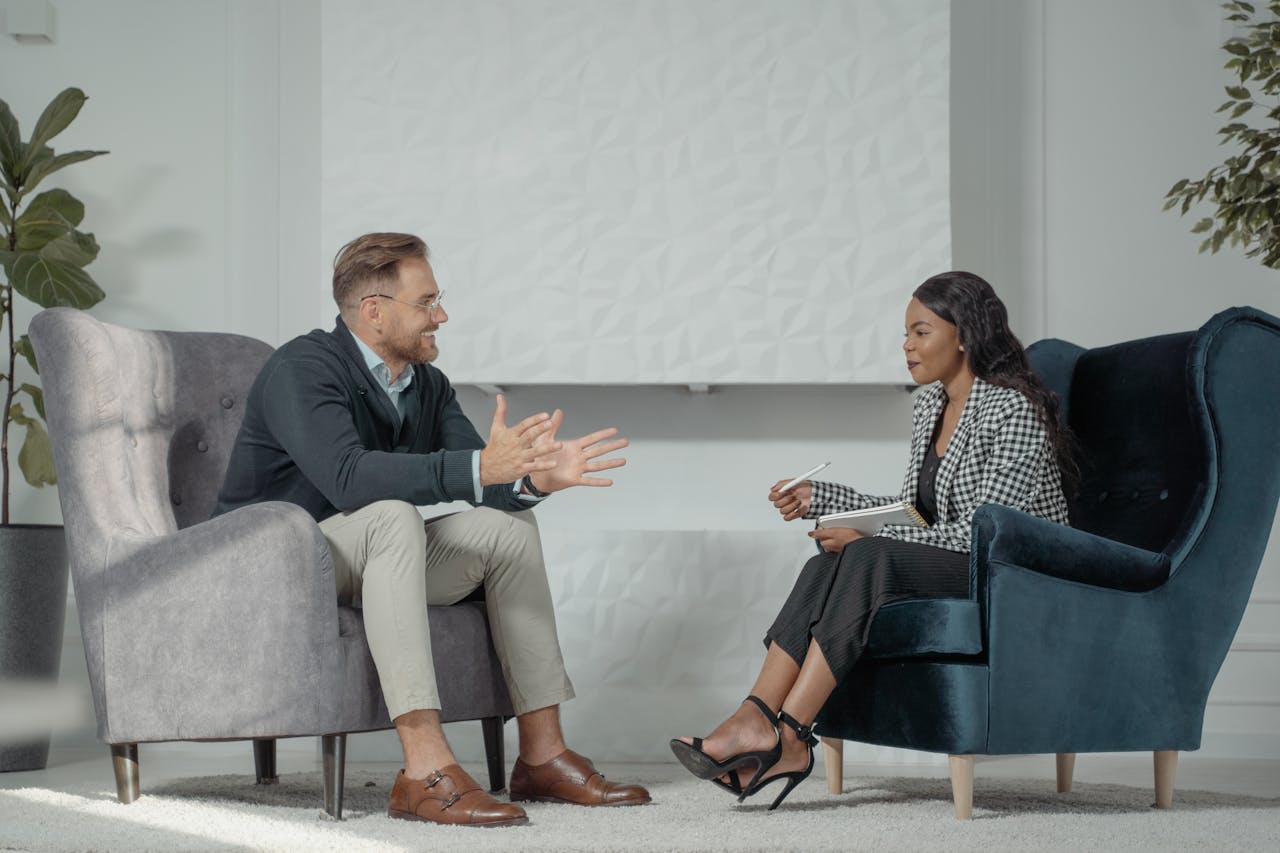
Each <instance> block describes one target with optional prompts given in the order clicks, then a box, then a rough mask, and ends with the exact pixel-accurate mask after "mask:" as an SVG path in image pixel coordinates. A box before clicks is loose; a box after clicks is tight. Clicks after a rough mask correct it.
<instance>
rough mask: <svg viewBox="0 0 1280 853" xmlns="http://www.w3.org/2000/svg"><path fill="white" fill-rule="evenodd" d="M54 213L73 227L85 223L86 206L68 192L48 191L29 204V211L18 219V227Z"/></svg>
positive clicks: (25, 211) (24, 212)
mask: <svg viewBox="0 0 1280 853" xmlns="http://www.w3.org/2000/svg"><path fill="white" fill-rule="evenodd" d="M49 211H54V212H55V213H58V214H59V215H61V216H62V218H63V219H65V220H66V221H67V222H69V223H71V225H72V226H76V225H79V224H80V223H81V222H83V221H84V204H83V203H82V202H81V201H80V199H78V198H76V197H75V196H73V195H72V194H71V193H69V192H67V191H66V190H47V191H45V192H42V193H40V195H38V196H36V197H35V198H33V199H31V201H29V202H27V209H26V210H24V211H23V212H22V215H21V216H19V217H18V227H22V224H23V223H24V222H28V221H34V220H37V219H40V218H41V217H42V216H45V215H47V214H48V213H49Z"/></svg>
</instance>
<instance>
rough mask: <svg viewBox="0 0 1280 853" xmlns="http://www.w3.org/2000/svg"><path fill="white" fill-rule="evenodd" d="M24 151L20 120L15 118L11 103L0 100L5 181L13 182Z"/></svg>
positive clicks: (1, 164)
mask: <svg viewBox="0 0 1280 853" xmlns="http://www.w3.org/2000/svg"><path fill="white" fill-rule="evenodd" d="M21 151H22V132H21V131H20V130H19V129H18V120H17V119H16V118H14V115H13V112H12V111H11V110H10V109H9V105H8V104H6V103H5V102H4V101H2V100H0V171H2V172H4V180H5V183H6V184H8V183H12V181H13V174H14V172H15V171H16V170H15V169H14V168H13V167H14V166H15V165H17V163H18V156H19V155H20V154H21Z"/></svg>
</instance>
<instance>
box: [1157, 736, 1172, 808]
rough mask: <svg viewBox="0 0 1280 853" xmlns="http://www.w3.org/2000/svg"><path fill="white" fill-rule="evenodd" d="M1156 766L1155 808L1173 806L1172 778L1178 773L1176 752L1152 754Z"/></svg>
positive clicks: (1161, 751)
mask: <svg viewBox="0 0 1280 853" xmlns="http://www.w3.org/2000/svg"><path fill="white" fill-rule="evenodd" d="M1152 755H1153V757H1154V758H1155V765H1156V808H1158V809H1167V808H1169V806H1171V805H1173V777H1174V775H1175V774H1176V773H1177V772H1178V752H1177V750H1173V749H1166V750H1159V751H1157V752H1154V753H1152Z"/></svg>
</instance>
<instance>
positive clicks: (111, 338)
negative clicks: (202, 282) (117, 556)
mask: <svg viewBox="0 0 1280 853" xmlns="http://www.w3.org/2000/svg"><path fill="white" fill-rule="evenodd" d="M30 334H31V341H32V343H33V345H34V347H35V350H36V355H37V358H38V361H39V364H40V373H41V377H42V379H43V380H44V382H43V384H44V392H45V408H46V412H47V414H48V420H49V433H50V439H51V441H52V443H53V454H54V463H55V467H56V469H57V472H58V483H59V485H58V491H59V498H60V500H61V502H62V513H63V523H64V526H65V527H66V529H67V542H68V547H69V551H70V558H71V565H72V568H73V570H91V566H93V565H94V564H100V563H101V559H102V557H101V550H99V549H101V548H103V547H104V546H105V545H106V542H107V540H108V539H109V538H110V536H111V535H112V534H113V533H116V532H124V533H133V534H137V535H142V536H158V535H163V534H166V533H172V532H174V531H175V530H178V529H180V528H184V527H188V526H190V525H192V524H196V523H198V522H201V521H204V520H205V519H207V518H208V517H209V516H210V515H211V514H212V512H213V507H214V504H215V502H216V499H217V494H218V490H219V488H220V487H221V485H222V477H223V474H224V473H225V471H226V466H227V460H228V459H229V457H230V454H231V447H232V444H233V442H234V441H235V437H236V433H237V431H238V430H239V428H240V421H241V420H242V418H243V413H244V401H245V398H246V397H247V395H248V392H249V387H250V386H251V385H252V383H253V381H254V378H255V377H256V376H257V374H258V371H259V370H260V369H261V367H262V365H263V364H264V363H265V362H266V360H267V358H268V356H269V355H270V354H271V352H272V348H271V347H270V346H268V345H267V344H265V343H263V342H262V341H258V340H254V339H252V338H246V337H243V336H240V335H229V334H212V333H200V332H151V331H138V330H135V329H127V328H123V327H120V326H113V325H111V324H108V323H103V322H101V321H99V320H96V319H94V318H93V317H91V316H90V315H88V314H86V313H85V312H83V311H77V310H75V309H71V308H50V309H48V310H45V311H42V312H41V313H40V314H38V315H37V316H36V317H35V318H34V319H33V320H32V321H31V326H30Z"/></svg>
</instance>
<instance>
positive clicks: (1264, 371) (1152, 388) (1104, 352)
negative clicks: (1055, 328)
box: [1028, 308, 1280, 594]
mask: <svg viewBox="0 0 1280 853" xmlns="http://www.w3.org/2000/svg"><path fill="white" fill-rule="evenodd" d="M1028 357H1029V358H1030V359H1031V363H1032V367H1033V368H1034V369H1035V370H1036V372H1037V374H1038V375H1039V376H1040V377H1041V378H1042V379H1043V380H1044V381H1045V382H1046V384H1048V385H1049V386H1050V387H1051V388H1052V389H1053V390H1054V391H1056V392H1057V393H1058V394H1059V396H1060V397H1062V399H1063V401H1064V408H1065V415H1066V419H1067V421H1068V423H1069V424H1070V425H1071V428H1072V430H1073V431H1074V432H1075V434H1076V437H1077V439H1078V440H1079V443H1080V449H1081V463H1082V482H1081V486H1080V489H1079V491H1078V493H1077V494H1076V495H1075V496H1074V498H1073V499H1072V501H1071V508H1070V509H1071V524H1072V526H1074V527H1077V528H1080V529H1082V530H1087V531H1089V532H1091V533H1095V534H1097V535H1099V536H1105V537H1107V538H1108V539H1114V540H1117V541H1120V542H1124V543H1126V544H1128V545H1134V546H1136V547H1140V548H1145V549H1147V550H1151V551H1163V552H1165V553H1167V554H1169V556H1170V557H1171V561H1172V564H1173V571H1175V572H1176V571H1177V570H1178V568H1179V566H1180V565H1181V564H1182V563H1183V562H1184V561H1186V560H1187V559H1188V558H1190V557H1192V556H1193V554H1195V553H1197V552H1199V553H1201V555H1204V553H1205V549H1206V548H1207V549H1208V550H1209V551H1210V552H1213V549H1214V548H1217V549H1219V550H1218V551H1217V552H1216V554H1217V555H1218V556H1220V555H1221V554H1223V553H1226V552H1227V551H1230V553H1231V554H1232V556H1233V560H1232V565H1233V566H1236V565H1239V566H1240V567H1241V570H1242V571H1244V572H1247V574H1248V580H1249V582H1248V584H1247V585H1246V586H1245V593H1246V594H1247V592H1248V586H1249V585H1251V584H1252V580H1253V576H1254V574H1255V573H1256V571H1257V567H1258V564H1259V563H1260V562H1261V559H1262V554H1263V551H1264V550H1265V548H1266V543H1267V539H1268V537H1269V534H1270V531H1271V523H1272V519H1273V517H1274V513H1275V509H1276V502H1277V499H1278V498H1280V450H1278V449H1277V448H1280V439H1278V438H1277V436H1278V435H1280V319H1277V318H1276V317H1273V316H1271V315H1270V314H1267V313H1265V312H1263V311H1258V310H1257V309H1254V308H1232V309H1229V310H1227V311H1223V312H1221V313H1219V314H1217V315H1216V316H1214V317H1213V318H1212V319H1210V320H1209V322H1207V323H1205V324H1204V325H1203V326H1202V327H1201V328H1200V329H1198V330H1197V331H1195V332H1185V333H1181V334H1173V335H1162V336H1159V337H1152V338H1146V339H1143V340H1137V341H1130V342H1127V343H1122V344H1116V345H1115V346H1108V347H1101V348H1098V349H1093V350H1083V349H1081V348H1080V347H1077V346H1074V345H1073V344H1069V343H1066V342H1063V341H1059V340H1047V341H1040V342H1038V343H1036V344H1034V345H1032V346H1031V347H1030V348H1029V349H1028ZM1228 543H1229V545H1230V547H1229V548H1228V547H1227V546H1228Z"/></svg>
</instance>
